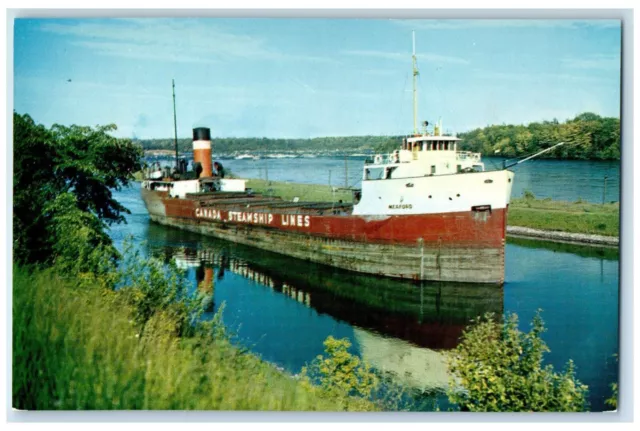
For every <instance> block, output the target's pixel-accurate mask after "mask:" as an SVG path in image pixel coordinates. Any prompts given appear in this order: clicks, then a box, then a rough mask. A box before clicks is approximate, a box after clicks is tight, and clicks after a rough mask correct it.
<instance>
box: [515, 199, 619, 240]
mask: <svg viewBox="0 0 640 431" xmlns="http://www.w3.org/2000/svg"><path fill="white" fill-rule="evenodd" d="M507 223H508V224H509V225H510V226H522V227H529V228H534V229H543V230H555V231H562V232H573V233H586V234H598V235H607V236H619V234H620V204H619V203H608V204H593V203H589V202H583V201H576V202H565V201H554V200H551V199H534V198H520V199H512V201H511V204H510V205H509V215H508V222H507Z"/></svg>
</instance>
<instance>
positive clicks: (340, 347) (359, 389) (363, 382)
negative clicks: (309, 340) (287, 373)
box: [302, 336, 379, 398]
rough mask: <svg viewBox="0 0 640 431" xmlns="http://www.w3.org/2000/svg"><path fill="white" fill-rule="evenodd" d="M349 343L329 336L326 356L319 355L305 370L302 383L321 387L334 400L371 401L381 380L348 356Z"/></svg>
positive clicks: (349, 354)
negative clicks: (358, 399) (345, 398)
mask: <svg viewBox="0 0 640 431" xmlns="http://www.w3.org/2000/svg"><path fill="white" fill-rule="evenodd" d="M349 347H351V343H350V342H349V340H348V339H346V338H342V339H339V340H338V339H335V338H333V337H332V336H329V337H328V338H327V339H326V340H325V341H324V348H325V356H323V355H318V356H317V357H316V359H314V360H313V361H312V362H311V364H310V365H309V366H308V367H304V368H303V369H302V379H303V381H304V382H306V383H307V384H308V385H311V384H313V383H318V384H319V385H320V387H322V388H323V389H324V390H326V392H327V393H328V394H330V395H332V396H337V397H345V396H354V397H360V398H369V397H370V396H371V394H372V392H373V391H374V390H375V389H376V388H377V386H378V383H379V379H378V377H377V376H376V375H375V374H374V373H373V371H372V370H371V368H369V366H368V365H367V364H366V363H363V362H361V361H360V358H358V357H357V356H355V355H352V354H351V353H349V352H348V349H349Z"/></svg>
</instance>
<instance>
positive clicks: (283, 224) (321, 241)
mask: <svg viewBox="0 0 640 431" xmlns="http://www.w3.org/2000/svg"><path fill="white" fill-rule="evenodd" d="M142 195H143V199H144V201H145V204H146V206H147V209H148V211H149V214H150V216H151V219H152V220H153V221H155V222H158V223H161V224H164V225H168V226H174V227H177V228H180V229H185V230H189V231H193V232H198V233H201V234H205V235H211V236H214V237H218V238H222V239H225V240H229V241H234V242H238V243H242V244H246V245H250V246H254V247H258V248H262V249H266V250H270V251H274V252H278V253H281V254H285V255H289V256H293V257H296V258H300V259H306V260H310V261H314V262H318V263H322V264H326V265H331V266H335V267H339V268H343V269H347V270H352V271H357V272H363V273H370V274H378V275H384V276H390V277H398V278H407V279H413V280H434V281H458V282H472V283H497V284H502V283H503V282H504V244H505V231H506V215H507V210H506V209H493V210H491V209H484V210H482V211H467V212H452V213H441V214H417V215H390V216H358V215H350V214H349V215H347V214H345V215H340V214H335V215H334V214H330V215H317V214H286V213H283V212H277V210H276V209H271V210H269V209H264V208H263V209H260V210H256V209H255V208H254V209H251V208H250V207H247V206H246V205H244V206H243V205H237V206H236V207H232V208H230V207H229V206H228V205H225V206H219V207H216V206H215V205H207V206H201V205H200V202H199V201H198V200H197V199H189V198H185V199H180V198H171V197H168V195H167V192H163V191H153V190H147V189H144V188H143V190H142Z"/></svg>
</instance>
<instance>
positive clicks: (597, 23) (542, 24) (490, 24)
mask: <svg viewBox="0 0 640 431" xmlns="http://www.w3.org/2000/svg"><path fill="white" fill-rule="evenodd" d="M391 21H392V22H393V23H395V24H398V25H400V26H403V27H409V28H411V29H414V30H459V29H470V28H523V27H529V28H531V27H533V28H566V29H579V28H584V27H599V28H620V20H613V19H600V20H575V19H477V18H476V19H420V20H414V19H412V20H391Z"/></svg>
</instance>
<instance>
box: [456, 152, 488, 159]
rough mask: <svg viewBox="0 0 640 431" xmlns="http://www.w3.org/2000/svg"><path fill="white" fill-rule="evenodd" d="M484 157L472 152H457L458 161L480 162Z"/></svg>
mask: <svg viewBox="0 0 640 431" xmlns="http://www.w3.org/2000/svg"><path fill="white" fill-rule="evenodd" d="M481 157H482V155H481V154H480V153H472V152H471V151H458V152H456V159H457V160H465V161H470V162H479V161H480V159H481Z"/></svg>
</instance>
